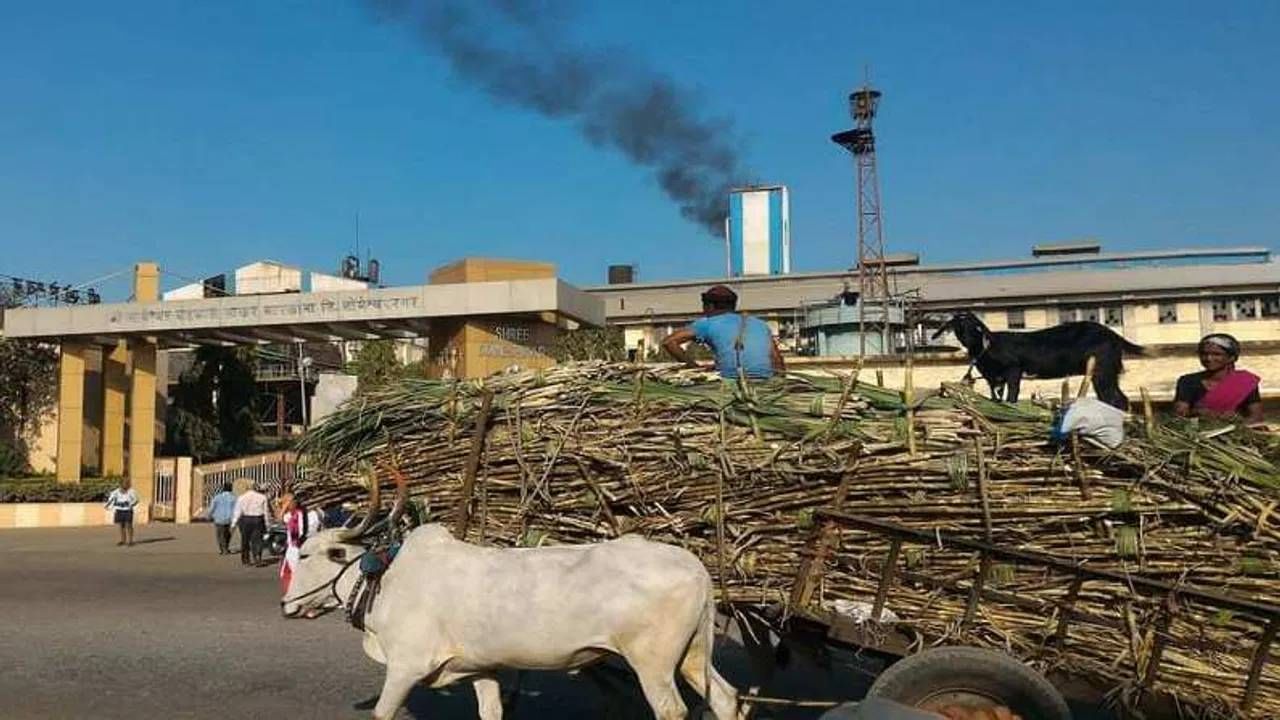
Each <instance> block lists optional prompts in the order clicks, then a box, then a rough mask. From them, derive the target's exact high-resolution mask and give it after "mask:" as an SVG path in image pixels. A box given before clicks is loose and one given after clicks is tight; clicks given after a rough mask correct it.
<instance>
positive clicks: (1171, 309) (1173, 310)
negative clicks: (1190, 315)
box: [1159, 302, 1178, 325]
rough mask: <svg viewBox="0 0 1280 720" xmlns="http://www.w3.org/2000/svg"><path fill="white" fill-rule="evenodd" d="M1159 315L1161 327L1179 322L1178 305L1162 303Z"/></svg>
mask: <svg viewBox="0 0 1280 720" xmlns="http://www.w3.org/2000/svg"><path fill="white" fill-rule="evenodd" d="M1159 313H1160V324H1161V325H1167V324H1169V323H1176V322H1178V303H1171V302H1170V303H1160V307H1159Z"/></svg>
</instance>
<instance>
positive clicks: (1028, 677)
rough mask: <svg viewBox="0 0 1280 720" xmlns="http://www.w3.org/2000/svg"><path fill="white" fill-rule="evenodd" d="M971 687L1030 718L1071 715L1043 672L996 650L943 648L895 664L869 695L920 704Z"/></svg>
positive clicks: (1061, 719)
mask: <svg viewBox="0 0 1280 720" xmlns="http://www.w3.org/2000/svg"><path fill="white" fill-rule="evenodd" d="M950 687H954V688H956V689H957V690H960V689H965V688H968V689H972V690H976V691H978V692H979V693H981V694H983V695H986V696H987V697H992V698H998V699H999V700H1000V702H1001V703H1002V704H1003V705H1005V706H1007V707H1008V708H1009V709H1011V710H1013V711H1014V712H1015V713H1017V714H1019V715H1021V716H1022V717H1023V718H1025V720H1071V709H1070V708H1068V707H1067V701H1066V700H1065V699H1063V697H1062V693H1059V692H1058V690H1057V688H1055V687H1054V686H1053V685H1052V684H1051V683H1050V682H1049V681H1048V680H1046V679H1045V677H1044V676H1043V675H1041V674H1040V673H1038V672H1036V671H1034V670H1032V669H1031V668H1029V667H1027V666H1026V665H1023V664H1022V663H1020V662H1018V661H1017V660H1014V659H1013V658H1011V657H1009V656H1008V655H1005V654H1004V653H999V652H995V651H993V650H984V649H982V648H974V647H942V648H933V649H931V650H925V651H924V652H920V653H917V654H915V655H912V656H910V657H907V658H903V659H902V660H899V661H898V662H896V663H894V664H893V665H890V666H889V668H888V669H887V670H885V671H884V672H883V673H881V674H880V677H878V678H876V681H875V683H873V684H872V685H871V689H870V690H868V691H867V697H879V698H885V699H888V700H893V701H895V702H900V703H902V704H904V705H911V706H916V705H918V704H920V703H921V702H924V701H926V700H927V699H929V698H930V697H931V696H933V695H936V694H937V693H938V692H940V691H944V690H946V689H947V688H950Z"/></svg>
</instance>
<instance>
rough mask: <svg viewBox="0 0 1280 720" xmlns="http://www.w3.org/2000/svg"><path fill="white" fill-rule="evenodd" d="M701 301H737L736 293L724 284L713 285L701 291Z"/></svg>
mask: <svg viewBox="0 0 1280 720" xmlns="http://www.w3.org/2000/svg"><path fill="white" fill-rule="evenodd" d="M702 301H703V302H725V301H728V302H737V301H738V293H736V292H734V291H732V290H730V289H729V288H728V287H726V286H724V285H713V286H712V287H710V288H708V289H707V291H706V292H704V293H702Z"/></svg>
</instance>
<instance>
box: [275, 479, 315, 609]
mask: <svg viewBox="0 0 1280 720" xmlns="http://www.w3.org/2000/svg"><path fill="white" fill-rule="evenodd" d="M309 520H310V518H309V517H308V515H307V508H306V506H304V505H303V504H302V503H300V502H298V501H297V500H296V499H295V498H294V496H293V493H285V495H284V496H282V497H281V498H280V522H282V523H283V524H284V537H285V549H284V558H283V559H282V560H281V561H280V588H281V591H282V592H284V593H286V594H287V593H288V592H289V582H290V581H291V580H292V579H293V574H294V573H295V572H297V569H298V562H299V561H300V560H301V559H302V543H303V542H304V541H305V540H306V539H307V532H308V531H309V530H310V528H309V527H308V525H309Z"/></svg>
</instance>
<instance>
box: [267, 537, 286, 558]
mask: <svg viewBox="0 0 1280 720" xmlns="http://www.w3.org/2000/svg"><path fill="white" fill-rule="evenodd" d="M266 546H267V552H268V553H270V554H271V555H274V556H275V557H284V550H285V541H284V538H282V537H280V536H278V535H273V536H271V537H270V538H268V539H267V542H266Z"/></svg>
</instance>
